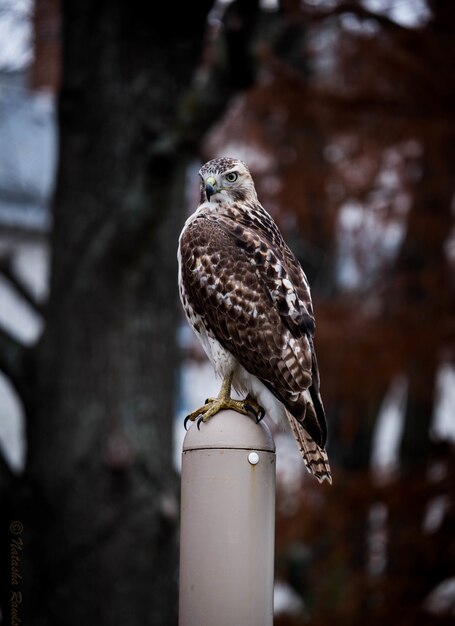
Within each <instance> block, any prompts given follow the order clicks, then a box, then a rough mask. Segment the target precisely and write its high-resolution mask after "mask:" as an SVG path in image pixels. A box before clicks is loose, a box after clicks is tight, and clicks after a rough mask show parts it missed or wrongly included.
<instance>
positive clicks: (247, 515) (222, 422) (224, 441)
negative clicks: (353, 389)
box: [179, 411, 275, 626]
mask: <svg viewBox="0 0 455 626" xmlns="http://www.w3.org/2000/svg"><path fill="white" fill-rule="evenodd" d="M181 480H182V491H181V521H180V524H181V525H180V593H179V626H272V624H273V573H274V542H275V444H274V441H273V438H272V435H271V433H270V431H269V429H268V428H267V426H266V425H265V424H263V423H262V422H261V423H260V424H256V423H255V422H254V421H253V420H252V419H250V418H248V417H246V416H244V415H241V414H239V413H235V412H234V411H222V412H220V413H218V414H217V415H215V416H214V417H212V418H211V419H210V420H209V421H208V422H207V423H206V424H202V425H201V428H200V430H198V429H197V428H196V427H195V426H194V425H193V426H192V427H191V428H190V429H189V431H188V433H187V434H186V437H185V440H184V443H183V456H182V479H181Z"/></svg>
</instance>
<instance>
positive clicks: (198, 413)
mask: <svg viewBox="0 0 455 626" xmlns="http://www.w3.org/2000/svg"><path fill="white" fill-rule="evenodd" d="M223 409H231V410H233V411H236V412H237V413H242V414H243V415H252V416H253V417H254V418H255V420H256V423H258V422H260V421H261V419H262V418H263V417H264V414H265V411H264V409H263V408H262V407H261V406H259V404H258V403H257V402H256V400H255V399H254V398H252V397H251V396H249V395H248V396H247V397H246V398H245V400H233V399H232V398H223V397H218V398H207V400H206V401H205V404H204V406H201V407H199V408H198V409H196V410H195V411H193V412H192V413H190V414H189V415H187V416H186V417H185V421H184V422H183V425H184V427H185V430H187V424H188V422H194V421H195V420H196V419H197V427H198V428H200V427H201V423H202V422H207V421H208V420H209V419H210V418H211V417H213V416H214V415H216V414H217V413H218V412H219V411H222V410H223Z"/></svg>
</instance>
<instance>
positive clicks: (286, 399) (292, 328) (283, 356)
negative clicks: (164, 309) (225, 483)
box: [181, 215, 327, 447]
mask: <svg viewBox="0 0 455 626" xmlns="http://www.w3.org/2000/svg"><path fill="white" fill-rule="evenodd" d="M274 226H275V225H274ZM277 232H278V231H277V230H276V226H275V230H270V229H264V228H260V227H258V225H257V224H256V225H255V228H253V227H250V226H249V225H247V224H246V223H238V222H234V221H233V220H230V219H229V218H227V217H224V216H219V215H218V216H213V217H212V216H210V217H209V216H207V215H200V216H196V218H195V219H194V220H193V221H192V222H191V223H190V224H189V225H188V226H187V228H186V230H185V232H184V233H183V235H182V239H181V255H182V280H183V282H184V286H185V290H186V293H187V297H188V298H189V300H190V302H191V305H192V307H193V308H194V310H195V312H196V313H197V314H198V315H199V317H200V318H201V320H202V323H203V324H204V325H205V327H206V330H207V331H208V332H209V333H211V334H212V335H213V336H214V337H215V338H216V339H217V341H219V343H220V344H221V345H222V346H223V347H224V348H225V349H226V350H228V351H229V352H230V353H231V354H233V356H234V357H235V358H236V359H237V360H238V361H239V363H240V364H241V365H242V366H243V367H244V368H245V369H246V370H247V371H248V372H250V373H251V374H253V375H254V376H256V377H257V378H259V380H261V381H262V382H263V383H264V384H265V385H266V386H267V387H268V388H269V389H270V391H271V392H272V393H273V394H274V395H275V396H276V397H277V398H278V399H279V400H280V401H281V402H282V403H283V405H284V406H285V407H286V408H287V410H288V411H289V412H290V413H291V415H293V416H294V417H295V418H296V419H297V420H298V421H299V422H301V423H302V425H303V426H304V427H305V429H306V430H307V431H308V433H309V434H310V435H311V437H312V438H313V439H314V441H315V442H316V443H317V444H318V445H319V446H321V447H324V445H325V442H326V437H327V428H326V421H325V414H324V409H323V406H322V401H321V397H320V394H319V373H318V366H317V361H316V355H315V352H314V347H313V335H314V328H315V325H314V318H313V310H312V306H311V297H310V291H309V287H308V282H307V279H306V277H305V274H304V273H303V270H302V268H301V266H300V264H299V263H298V261H297V259H296V258H295V257H294V255H293V254H292V252H291V251H290V250H289V248H288V247H287V245H286V244H285V243H284V241H283V239H282V238H281V235H279V237H278V235H277ZM306 390H308V392H306Z"/></svg>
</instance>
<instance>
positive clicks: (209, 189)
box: [205, 176, 219, 201]
mask: <svg viewBox="0 0 455 626" xmlns="http://www.w3.org/2000/svg"><path fill="white" fill-rule="evenodd" d="M218 191H219V189H218V187H217V184H216V180H215V178H214V177H213V176H209V177H208V178H207V180H206V181H205V195H206V196H207V200H209V201H210V197H211V196H213V195H214V194H215V193H218Z"/></svg>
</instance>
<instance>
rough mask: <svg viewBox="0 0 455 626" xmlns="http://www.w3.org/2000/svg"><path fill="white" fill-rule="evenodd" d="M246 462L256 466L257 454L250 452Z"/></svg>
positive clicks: (257, 461)
mask: <svg viewBox="0 0 455 626" xmlns="http://www.w3.org/2000/svg"><path fill="white" fill-rule="evenodd" d="M248 461H249V462H250V463H251V465H257V464H258V463H259V454H258V453H257V452H250V454H249V455H248Z"/></svg>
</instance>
